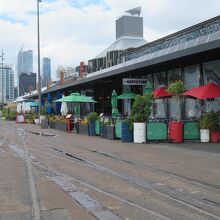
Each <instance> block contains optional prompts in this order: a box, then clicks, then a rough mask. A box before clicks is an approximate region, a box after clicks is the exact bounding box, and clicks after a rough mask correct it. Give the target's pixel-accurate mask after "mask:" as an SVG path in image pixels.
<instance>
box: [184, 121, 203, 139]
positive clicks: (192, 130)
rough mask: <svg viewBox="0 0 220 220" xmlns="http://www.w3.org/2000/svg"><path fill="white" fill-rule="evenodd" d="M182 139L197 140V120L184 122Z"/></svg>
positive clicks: (198, 136) (198, 135)
mask: <svg viewBox="0 0 220 220" xmlns="http://www.w3.org/2000/svg"><path fill="white" fill-rule="evenodd" d="M183 130H184V140H199V138H200V134H199V125H198V123H197V122H185V123H184V129H183Z"/></svg>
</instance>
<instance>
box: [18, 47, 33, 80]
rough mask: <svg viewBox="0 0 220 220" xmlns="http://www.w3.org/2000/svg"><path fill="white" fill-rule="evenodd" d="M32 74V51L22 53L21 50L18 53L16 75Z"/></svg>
mask: <svg viewBox="0 0 220 220" xmlns="http://www.w3.org/2000/svg"><path fill="white" fill-rule="evenodd" d="M22 73H33V50H27V51H23V50H22V48H21V50H20V51H19V53H18V60H17V74H18V76H20V75H21V74H22Z"/></svg>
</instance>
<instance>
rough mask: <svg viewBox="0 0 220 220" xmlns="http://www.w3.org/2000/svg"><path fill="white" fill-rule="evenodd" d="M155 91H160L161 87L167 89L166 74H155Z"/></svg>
mask: <svg viewBox="0 0 220 220" xmlns="http://www.w3.org/2000/svg"><path fill="white" fill-rule="evenodd" d="M153 75H154V89H158V88H160V87H166V85H167V79H166V72H159V73H154V74H153Z"/></svg>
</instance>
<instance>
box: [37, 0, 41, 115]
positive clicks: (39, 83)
mask: <svg viewBox="0 0 220 220" xmlns="http://www.w3.org/2000/svg"><path fill="white" fill-rule="evenodd" d="M40 2H41V0H37V48H38V62H37V63H38V75H37V76H38V77H37V78H38V112H39V118H40V110H41V77H40V16H39V3H40Z"/></svg>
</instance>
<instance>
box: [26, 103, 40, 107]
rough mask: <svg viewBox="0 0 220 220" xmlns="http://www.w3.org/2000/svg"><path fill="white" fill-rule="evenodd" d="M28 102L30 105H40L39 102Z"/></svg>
mask: <svg viewBox="0 0 220 220" xmlns="http://www.w3.org/2000/svg"><path fill="white" fill-rule="evenodd" d="M28 104H29V105H30V107H38V106H39V104H38V102H28Z"/></svg>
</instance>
